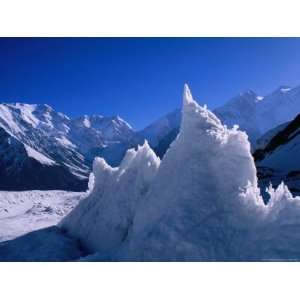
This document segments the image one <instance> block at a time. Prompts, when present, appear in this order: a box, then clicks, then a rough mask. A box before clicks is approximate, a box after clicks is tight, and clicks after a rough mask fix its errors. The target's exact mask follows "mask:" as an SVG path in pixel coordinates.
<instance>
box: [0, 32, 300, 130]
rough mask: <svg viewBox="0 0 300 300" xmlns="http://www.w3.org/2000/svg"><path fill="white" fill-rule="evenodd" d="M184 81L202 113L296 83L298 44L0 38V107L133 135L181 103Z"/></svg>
mask: <svg viewBox="0 0 300 300" xmlns="http://www.w3.org/2000/svg"><path fill="white" fill-rule="evenodd" d="M184 82H187V83H188V84H189V85H190V87H191V89H192V92H193V94H194V96H195V98H196V99H197V100H198V101H199V102H200V103H206V104H207V105H208V107H209V108H215V107H217V106H219V105H221V104H222V103H224V102H225V101H227V100H228V99H229V98H231V97H233V96H235V95H236V94H238V93H239V92H241V91H245V90H247V89H253V90H254V91H256V92H258V93H260V94H262V95H264V94H266V93H268V92H271V91H272V90H274V89H275V88H277V87H278V86H279V85H291V86H295V85H300V39H287V38H276V39H274V38H273V39H266V38H262V39H253V38H211V39H208V38H151V39H146V38H140V39H136V38H110V39H108V38H72V39H70V38H61V39H51V38H42V39H38V38H27V39H26V38H22V39H21V38H11V39H5V38H1V39H0V101H1V102H17V101H18V102H28V103H47V104H49V105H51V106H53V108H54V109H56V110H58V111H61V112H63V113H66V114H67V115H70V116H79V115H83V114H103V115H120V116H121V117H123V118H124V119H125V120H126V121H128V122H129V123H130V124H132V126H133V127H134V128H136V129H140V128H142V127H144V126H145V125H148V124H149V123H150V122H152V121H153V120H155V119H157V118H158V117H160V116H162V115H163V114H165V113H168V112H170V111H172V110H173V109H175V108H177V107H179V106H180V105H181V94H182V88H183V84H184Z"/></svg>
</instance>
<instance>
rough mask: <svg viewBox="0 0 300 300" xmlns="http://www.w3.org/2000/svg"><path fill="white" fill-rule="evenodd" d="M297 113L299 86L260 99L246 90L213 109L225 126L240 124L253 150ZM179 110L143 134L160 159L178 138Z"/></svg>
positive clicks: (157, 122) (282, 89)
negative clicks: (268, 132) (258, 140)
mask: <svg viewBox="0 0 300 300" xmlns="http://www.w3.org/2000/svg"><path fill="white" fill-rule="evenodd" d="M299 112H300V87H296V88H290V87H287V86H281V87H279V88H278V89H276V90H275V91H274V92H272V93H271V94H268V95H266V96H260V95H258V94H256V93H255V92H254V91H251V90H248V91H246V92H244V93H240V94H239V95H237V96H236V97H234V98H232V99H231V100H229V101H228V102H227V103H225V104H224V105H223V106H221V107H219V108H217V109H215V110H214V113H215V114H216V115H217V116H218V118H220V120H221V121H222V122H223V123H224V124H226V125H228V126H233V125H236V124H237V125H239V127H240V128H241V129H242V130H245V131H246V132H247V135H248V137H249V140H250V142H251V144H252V147H253V148H256V140H257V139H258V138H260V137H261V136H262V135H263V134H264V133H266V132H267V131H268V130H270V129H272V128H274V127H276V126H278V125H280V124H282V123H284V122H288V121H291V120H292V119H293V118H294V117H295V116H296V115H297V114H298V113H299ZM179 126H180V111H179V110H175V111H174V112H172V113H170V114H168V115H166V116H165V117H163V118H161V119H159V120H158V121H156V122H154V123H152V124H151V125H149V126H148V127H147V128H145V129H144V130H143V131H142V134H144V136H145V137H146V138H148V140H149V143H150V145H151V146H152V147H153V148H155V149H156V153H159V155H160V156H162V155H163V154H164V153H165V151H166V149H167V148H168V146H169V144H170V143H171V142H172V141H173V139H174V138H175V137H176V136H177V133H178V131H179Z"/></svg>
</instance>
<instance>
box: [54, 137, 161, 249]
mask: <svg viewBox="0 0 300 300" xmlns="http://www.w3.org/2000/svg"><path fill="white" fill-rule="evenodd" d="M159 164H160V160H159V158H158V157H157V156H156V155H155V153H154V152H153V151H152V150H151V148H150V146H149V145H148V143H147V142H145V143H144V145H143V146H139V147H138V149H137V150H134V149H130V150H128V151H127V153H126V155H125V157H124V158H123V160H122V162H121V164H120V166H119V167H115V168H113V167H111V166H109V165H108V164H107V163H106V162H105V160H104V159H103V158H96V159H95V160H94V164H93V176H91V178H90V182H91V183H90V184H89V185H90V190H91V191H90V194H89V196H88V197H87V199H85V200H84V201H82V202H81V203H80V204H79V205H78V207H76V209H74V210H73V211H72V212H71V213H70V214H69V215H68V216H67V217H66V218H65V219H64V220H63V221H62V223H61V224H60V225H61V227H62V228H64V229H66V230H67V231H68V233H69V234H71V235H74V236H76V237H78V238H79V239H80V240H81V242H82V244H83V246H84V247H85V248H86V249H88V250H89V251H98V252H99V253H103V255H104V254H107V253H111V252H112V251H114V250H116V248H117V247H118V246H120V245H121V243H122V242H123V241H124V240H125V239H126V237H127V234H128V232H129V230H130V227H131V226H132V221H133V216H134V215H135V210H136V209H137V208H138V206H139V201H140V200H141V199H143V196H144V195H145V194H146V193H147V191H148V189H149V186H150V184H151V182H152V180H153V178H154V176H155V174H156V171H157V169H158V166H159ZM93 182H94V183H93Z"/></svg>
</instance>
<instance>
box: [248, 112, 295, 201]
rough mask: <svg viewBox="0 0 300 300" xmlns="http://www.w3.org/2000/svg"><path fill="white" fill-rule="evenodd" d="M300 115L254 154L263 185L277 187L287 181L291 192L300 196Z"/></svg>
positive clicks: (284, 125)
mask: <svg viewBox="0 0 300 300" xmlns="http://www.w3.org/2000/svg"><path fill="white" fill-rule="evenodd" d="M299 153H300V115H298V116H297V117H296V118H295V119H294V120H293V121H291V122H289V123H287V124H283V126H282V127H280V128H279V130H278V132H277V134H275V135H274V136H273V137H272V138H271V139H270V140H269V142H268V143H267V144H266V145H265V147H263V148H261V149H257V150H256V152H255V153H254V156H255V158H256V164H257V166H258V175H259V176H260V177H261V181H262V185H267V184H268V183H269V182H272V183H273V184H274V185H275V186H276V185H278V184H279V183H280V182H281V181H283V180H284V181H285V182H286V184H287V185H288V186H289V188H290V190H291V191H292V192H293V193H294V194H296V195H300V156H299Z"/></svg>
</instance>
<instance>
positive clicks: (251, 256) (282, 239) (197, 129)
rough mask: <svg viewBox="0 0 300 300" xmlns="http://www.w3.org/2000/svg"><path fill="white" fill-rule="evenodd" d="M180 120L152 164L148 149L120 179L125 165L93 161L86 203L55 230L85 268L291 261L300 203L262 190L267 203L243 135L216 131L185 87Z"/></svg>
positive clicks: (297, 246)
mask: <svg viewBox="0 0 300 300" xmlns="http://www.w3.org/2000/svg"><path fill="white" fill-rule="evenodd" d="M182 114H183V117H182V123H181V128H180V132H179V135H178V137H177V138H176V140H175V141H174V142H173V143H172V144H171V147H170V149H169V150H168V151H167V152H166V154H165V156H164V158H163V159H162V161H161V163H160V164H159V160H158V159H157V158H156V157H155V155H154V154H153V153H151V151H150V149H149V148H148V147H147V146H144V147H143V148H144V150H143V151H142V152H145V153H146V154H147V155H139V157H140V158H141V159H140V160H133V161H136V164H134V165H135V167H134V170H136V172H130V173H129V172H128V174H127V175H126V173H127V171H129V170H130V169H131V168H130V164H128V162H129V161H131V160H130V159H128V158H127V159H125V161H124V162H123V163H124V165H125V166H127V167H126V168H125V170H124V174H123V173H122V171H121V172H120V169H118V168H111V167H110V166H109V165H107V164H106V163H105V161H103V160H96V162H95V165H94V173H95V187H94V189H93V190H92V192H91V195H90V196H89V197H88V198H87V199H85V200H83V201H82V202H81V204H80V205H79V206H77V207H76V208H75V209H74V210H73V211H72V212H71V214H70V215H68V216H67V217H66V218H65V219H63V220H62V222H61V224H60V226H62V228H63V229H65V230H67V232H68V233H69V234H71V236H73V237H78V238H79V239H80V240H81V242H82V243H83V244H85V246H86V247H87V248H88V249H89V251H90V253H91V254H92V253H93V252H94V254H93V255H91V256H88V257H87V258H86V260H109V259H110V260H131V261H132V260H133V261H136V260H139V261H140V260H154V261H157V260H167V261H170V260H188V261H190V260H269V259H271V260H277V259H283V260H286V259H297V260H299V259H300V231H299V229H300V228H299V225H300V224H299V221H298V219H299V215H300V198H293V197H292V195H291V194H290V192H289V191H288V189H287V187H286V186H284V185H283V184H281V185H280V186H279V187H278V188H277V189H276V190H274V189H273V188H271V187H270V188H269V190H268V193H269V195H270V200H269V202H268V204H267V205H265V204H264V201H263V199H262V197H261V195H260V192H259V189H258V188H257V177H256V168H255V164H254V161H253V158H252V155H251V153H250V144H249V142H248V139H247V135H246V134H245V133H244V132H241V131H239V130H238V129H237V127H234V128H232V129H228V128H227V127H226V126H224V125H222V123H221V122H220V120H219V119H218V118H217V117H216V116H215V115H214V114H213V113H212V112H210V111H209V110H208V109H207V108H205V107H201V106H199V105H198V104H197V103H196V102H195V101H194V100H193V98H192V95H191V93H190V91H189V89H188V87H187V86H185V90H184V101H183V110H182ZM140 151H141V150H138V152H137V153H139V152H140ZM129 153H131V152H129ZM134 153H135V155H133V154H134ZM137 153H136V152H134V151H133V152H132V154H127V155H129V158H130V157H131V156H134V157H136V156H137ZM149 159H150V161H153V162H155V161H156V167H155V168H153V171H151V172H150V173H149V174H151V176H150V177H148V176H142V178H148V179H150V178H151V180H150V181H147V184H146V186H147V189H146V190H145V191H144V192H143V193H141V192H137V191H141V190H142V189H140V188H138V187H140V184H137V182H140V177H141V175H140V173H139V172H137V170H140V172H142V174H143V173H144V171H145V166H147V165H148V163H149ZM151 165H153V164H151ZM157 168H158V169H157ZM146 170H147V168H146ZM120 174H123V175H120ZM122 176H124V177H123V178H124V179H122ZM126 178H127V180H129V182H131V183H132V184H129V185H128V183H127V184H126V185H124V184H123V180H124V181H126V180H125V179H126ZM136 188H137V189H136ZM112 194H114V195H112ZM105 195H109V197H108V198H107V197H106V196H105ZM124 202H125V203H128V202H129V203H132V204H134V205H133V206H132V207H133V208H134V209H128V207H124ZM102 218H104V220H105V221H102V220H103V219H102ZM124 219H125V220H127V221H125V222H124ZM82 228H84V229H83V230H82ZM105 235H109V236H105ZM106 243H107V244H106Z"/></svg>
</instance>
